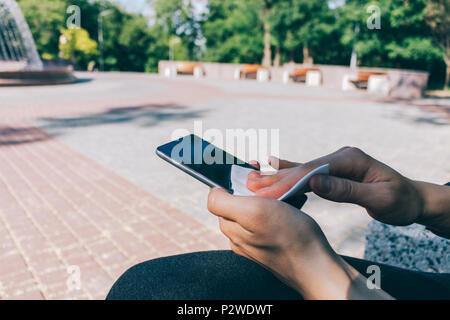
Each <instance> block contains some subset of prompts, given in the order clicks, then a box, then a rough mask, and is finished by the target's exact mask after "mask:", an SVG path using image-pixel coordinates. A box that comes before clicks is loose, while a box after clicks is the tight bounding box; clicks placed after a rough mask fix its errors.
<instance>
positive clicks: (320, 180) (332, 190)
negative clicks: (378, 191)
mask: <svg viewBox="0 0 450 320" xmlns="http://www.w3.org/2000/svg"><path fill="white" fill-rule="evenodd" d="M309 186H310V187H311V189H312V191H313V192H314V193H315V194H317V195H318V196H320V197H322V198H325V199H328V200H331V201H336V202H349V203H355V204H359V205H361V206H363V207H366V208H367V207H370V206H371V205H372V204H371V203H370V202H372V201H371V199H373V197H372V195H373V192H374V190H372V189H373V188H372V186H371V185H370V184H367V183H360V182H355V181H351V180H348V179H342V178H337V177H333V176H328V175H316V176H313V177H312V178H311V180H310V181H309Z"/></svg>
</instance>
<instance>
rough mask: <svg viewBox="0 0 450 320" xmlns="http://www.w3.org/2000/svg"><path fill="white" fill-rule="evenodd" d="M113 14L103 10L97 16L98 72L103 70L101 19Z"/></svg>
mask: <svg viewBox="0 0 450 320" xmlns="http://www.w3.org/2000/svg"><path fill="white" fill-rule="evenodd" d="M111 13H113V11H112V10H104V11H102V12H100V14H99V15H98V44H99V47H100V71H103V70H104V64H105V63H104V61H103V17H105V16H107V15H110V14H111Z"/></svg>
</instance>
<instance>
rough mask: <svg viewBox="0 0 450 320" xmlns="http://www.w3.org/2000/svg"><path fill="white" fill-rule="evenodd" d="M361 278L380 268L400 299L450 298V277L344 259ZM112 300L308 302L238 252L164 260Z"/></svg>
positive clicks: (125, 280)
mask: <svg viewBox="0 0 450 320" xmlns="http://www.w3.org/2000/svg"><path fill="white" fill-rule="evenodd" d="M344 259H345V260H346V261H347V262H348V263H349V264H351V265H352V266H353V267H354V268H355V269H356V270H358V271H359V272H360V273H361V274H363V275H367V273H366V271H367V267H368V266H370V265H374V264H375V265H378V266H379V267H380V270H381V287H382V289H384V290H385V291H386V292H388V293H389V294H391V295H392V296H393V297H394V298H397V299H450V274H436V273H425V272H416V271H409V270H405V269H401V268H396V267H392V266H388V265H384V264H379V263H373V262H370V261H365V260H360V259H355V258H349V257H344ZM107 299H108V300H117V299H118V300H129V299H131V300H136V299H138V300H265V299H271V300H278V299H283V300H290V299H302V297H301V296H300V295H299V294H298V293H297V292H296V291H294V290H293V289H291V288H289V287H288V286H286V285H285V284H283V283H282V282H281V281H279V280H278V279H277V278H276V277H275V276H273V275H272V274H271V273H270V272H269V271H267V270H266V269H264V268H263V267H261V266H260V265H258V264H256V263H254V262H252V261H250V260H248V259H245V258H243V257H241V256H238V255H236V254H234V253H233V252H232V251H208V252H198V253H191V254H184V255H178V256H173V257H167V258H160V259H155V260H151V261H147V262H144V263H141V264H138V265H136V266H134V267H132V268H131V269H129V270H128V271H126V272H125V273H124V274H123V275H122V276H121V277H120V278H119V280H117V282H116V283H115V284H114V286H113V287H112V288H111V291H110V292H109V294H108V297H107Z"/></svg>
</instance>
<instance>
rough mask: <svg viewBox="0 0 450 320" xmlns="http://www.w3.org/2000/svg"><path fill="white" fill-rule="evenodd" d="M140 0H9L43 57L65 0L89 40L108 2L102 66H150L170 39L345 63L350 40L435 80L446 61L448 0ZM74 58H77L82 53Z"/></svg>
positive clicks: (197, 46)
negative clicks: (145, 7)
mask: <svg viewBox="0 0 450 320" xmlns="http://www.w3.org/2000/svg"><path fill="white" fill-rule="evenodd" d="M147 2H148V3H149V5H151V6H152V7H153V12H154V16H153V17H144V16H142V15H141V14H138V13H129V12H126V11H124V10H123V9H122V8H120V7H118V6H117V5H115V4H114V3H113V2H111V1H110V0H18V3H19V5H20V6H21V8H22V10H23V12H24V15H25V17H26V19H27V21H28V23H29V25H30V29H31V31H32V33H33V35H34V38H35V40H36V44H37V48H38V50H39V52H40V54H41V56H43V57H45V58H56V57H58V55H59V54H60V46H59V38H60V35H61V30H62V29H63V28H67V26H65V23H66V20H67V13H66V9H67V7H68V6H69V5H77V6H79V7H80V8H81V27H82V28H83V29H85V30H86V31H87V33H88V34H89V37H90V38H91V39H93V40H94V41H97V38H98V22H97V19H98V15H99V13H100V12H101V11H103V10H106V9H110V10H112V14H110V15H108V16H105V17H104V18H103V21H104V23H103V30H104V43H103V52H104V57H105V67H106V70H119V71H155V70H156V68H157V65H158V61H159V60H162V59H168V58H169V52H170V48H171V47H172V49H173V53H174V58H175V59H176V60H203V61H215V62H234V63H262V62H263V60H264V62H265V63H266V64H271V63H274V64H275V65H279V64H283V63H287V62H298V63H301V62H303V61H304V60H308V58H309V57H310V58H311V59H312V60H313V61H314V63H316V64H339V65H348V64H349V63H350V57H351V53H352V50H356V52H357V55H358V64H359V65H360V66H372V67H394V68H408V69H421V70H427V71H429V72H431V81H432V82H439V81H440V82H443V81H444V78H445V74H446V72H445V69H446V65H447V74H449V73H450V67H448V65H449V64H450V61H449V59H450V58H449V56H450V49H449V43H450V32H449V28H450V26H449V25H450V22H449V21H450V13H449V10H450V2H449V1H448V0H408V1H404V0H377V1H374V2H370V3H369V2H368V1H363V0H346V1H345V5H343V6H340V7H337V8H334V7H330V6H329V3H330V1H328V0H314V1H311V0H245V1H243V0H206V8H205V9H206V10H204V11H203V13H201V12H199V10H198V5H197V6H196V4H198V2H196V0H147ZM368 5H376V6H378V7H379V8H380V11H381V15H380V22H381V25H380V26H381V28H380V29H371V28H368V27H367V21H368V19H369V17H370V13H368V12H367V8H368ZM173 39H179V41H178V42H172V45H171V40H173ZM64 55H65V53H64ZM91 58H92V59H98V57H96V56H95V55H91ZM263 58H264V59H263ZM74 59H75V60H76V62H77V64H78V65H79V66H81V67H84V66H85V64H86V62H85V60H86V55H84V56H83V54H81V53H80V54H74ZM447 77H449V76H447Z"/></svg>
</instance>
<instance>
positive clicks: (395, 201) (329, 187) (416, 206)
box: [247, 147, 425, 225]
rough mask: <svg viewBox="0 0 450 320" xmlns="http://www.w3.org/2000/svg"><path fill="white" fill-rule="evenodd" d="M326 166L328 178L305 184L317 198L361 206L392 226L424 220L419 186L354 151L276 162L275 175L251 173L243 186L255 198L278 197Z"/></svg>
mask: <svg viewBox="0 0 450 320" xmlns="http://www.w3.org/2000/svg"><path fill="white" fill-rule="evenodd" d="M272 161H274V159H272ZM327 163H328V164H329V165H330V176H325V175H317V176H314V177H312V178H311V180H310V183H309V186H310V187H311V189H312V191H313V192H314V193H316V194H317V195H318V196H320V197H322V198H325V199H328V200H332V201H336V202H349V203H355V204H358V205H361V206H363V207H364V208H366V209H367V212H368V213H369V215H371V216H372V217H373V218H374V219H377V220H379V221H381V222H384V223H389V224H393V225H409V224H412V223H415V222H420V221H422V220H423V219H424V212H425V210H424V209H425V199H424V195H423V193H422V190H421V189H422V188H421V187H420V185H419V184H417V183H416V182H414V181H412V180H410V179H408V178H406V177H404V176H402V175H401V174H399V173H398V172H397V171H395V170H393V169H392V168H390V167H388V166H387V165H385V164H383V163H381V162H379V161H377V160H375V159H373V158H372V157H370V156H369V155H367V154H365V153H364V152H362V151H361V150H359V149H357V148H350V147H346V148H342V149H340V150H338V151H336V152H334V153H332V154H329V155H327V156H324V157H321V158H318V159H316V160H313V161H311V162H308V163H305V164H297V165H295V164H293V163H287V162H285V161H280V170H279V171H278V173H277V174H275V175H271V176H264V175H261V174H260V173H259V172H256V171H254V172H251V173H250V174H249V175H248V181H247V187H248V188H249V189H250V190H251V191H253V192H255V193H256V195H258V196H263V197H269V198H278V197H280V196H281V195H283V194H284V193H285V192H287V191H288V190H289V189H290V188H291V187H292V186H293V185H294V184H295V183H296V182H297V181H298V180H300V179H301V178H302V177H303V176H304V175H306V174H307V173H308V172H310V171H311V170H313V169H315V168H317V167H319V166H321V165H324V164H327Z"/></svg>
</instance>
